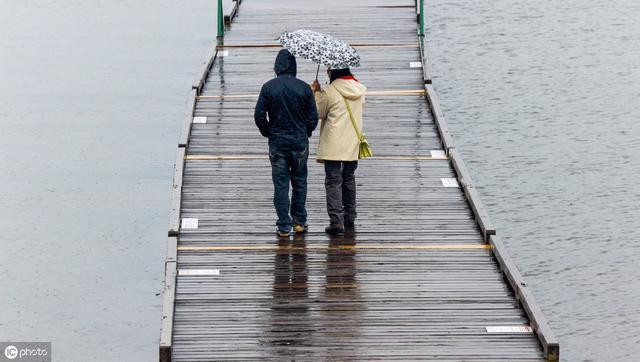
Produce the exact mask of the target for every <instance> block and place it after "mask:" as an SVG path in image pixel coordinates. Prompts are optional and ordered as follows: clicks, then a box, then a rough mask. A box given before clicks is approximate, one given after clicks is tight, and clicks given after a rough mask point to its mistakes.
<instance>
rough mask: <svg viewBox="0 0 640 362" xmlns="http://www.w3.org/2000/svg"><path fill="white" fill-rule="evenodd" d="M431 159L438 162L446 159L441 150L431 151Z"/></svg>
mask: <svg viewBox="0 0 640 362" xmlns="http://www.w3.org/2000/svg"><path fill="white" fill-rule="evenodd" d="M431 158H435V159H438V160H445V159H446V158H447V155H446V154H445V153H444V151H443V150H431Z"/></svg>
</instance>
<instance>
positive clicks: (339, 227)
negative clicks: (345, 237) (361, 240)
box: [324, 224, 344, 235]
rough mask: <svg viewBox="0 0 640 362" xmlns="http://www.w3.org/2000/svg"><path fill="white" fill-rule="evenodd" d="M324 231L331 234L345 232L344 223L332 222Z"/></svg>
mask: <svg viewBox="0 0 640 362" xmlns="http://www.w3.org/2000/svg"><path fill="white" fill-rule="evenodd" d="M324 232H326V233H327V234H331V235H339V234H344V225H343V224H331V225H329V226H327V227H326V228H325V229H324Z"/></svg>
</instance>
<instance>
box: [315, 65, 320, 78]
mask: <svg viewBox="0 0 640 362" xmlns="http://www.w3.org/2000/svg"><path fill="white" fill-rule="evenodd" d="M318 73H320V64H318V70H316V81H318Z"/></svg>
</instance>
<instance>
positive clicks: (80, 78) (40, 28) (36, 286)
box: [0, 0, 640, 361]
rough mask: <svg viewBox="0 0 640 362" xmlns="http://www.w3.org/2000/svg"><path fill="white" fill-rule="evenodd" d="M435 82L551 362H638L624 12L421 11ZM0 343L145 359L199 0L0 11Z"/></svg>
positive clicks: (631, 92) (66, 357)
mask: <svg viewBox="0 0 640 362" xmlns="http://www.w3.org/2000/svg"><path fill="white" fill-rule="evenodd" d="M426 7H427V11H428V26H429V29H428V30H429V34H428V36H429V46H428V47H429V51H430V56H431V62H432V65H433V73H434V84H435V86H436V89H437V90H438V91H439V92H440V100H441V103H442V104H443V106H444V107H445V112H446V116H447V118H448V120H449V122H450V125H451V129H452V131H453V133H454V135H455V137H456V141H457V144H458V147H459V148H460V150H461V151H462V153H463V155H464V158H465V161H466V162H467V164H468V166H469V168H470V170H471V173H472V175H473V176H474V178H475V181H476V184H477V186H478V187H479V189H480V193H481V195H482V199H483V201H484V203H485V206H487V208H488V209H489V212H490V215H491V216H492V218H493V221H494V223H495V224H496V226H497V228H498V231H499V233H500V234H501V235H502V236H503V238H504V240H505V242H506V243H507V246H508V248H509V251H510V252H511V254H512V255H513V257H514V258H515V259H516V263H517V264H518V266H519V267H520V269H521V271H522V272H523V274H524V275H525V277H526V279H527V280H528V282H529V283H530V284H531V286H532V289H533V291H534V294H535V296H536V297H537V299H538V301H539V303H540V305H541V306H542V309H543V310H544V312H545V314H546V316H547V318H548V319H549V321H550V323H551V325H552V327H553V329H554V330H555V332H556V333H557V335H558V336H559V338H560V341H561V343H562V354H563V360H566V361H634V360H637V356H638V355H640V307H638V305H639V303H638V300H640V284H639V282H638V280H639V279H640V270H639V269H638V268H637V266H636V264H637V260H638V259H639V258H640V243H638V239H640V232H639V231H638V229H637V227H636V224H637V221H638V220H640V206H639V203H638V200H640V187H639V185H638V182H637V180H636V178H637V176H638V175H640V156H638V154H639V153H640V126H639V124H638V114H639V113H640V112H639V111H640V102H638V100H637V99H638V96H640V62H638V59H640V25H639V23H638V22H637V19H640V6H638V5H636V3H635V2H632V1H602V0H600V1H598V0H581V1H577V0H569V1H556V0H553V1H542V2H529V1H524V0H497V1H488V0H485V1H479V0H465V1H462V0H458V1H452V0H435V1H432V2H429V3H428V5H426ZM0 24H2V31H1V32H0V102H1V104H0V122H1V127H2V128H1V131H0V152H1V155H2V159H3V161H2V172H0V185H2V190H1V191H0V228H1V230H2V234H1V236H0V239H1V242H2V246H3V248H2V252H1V253H0V285H1V290H0V291H1V292H0V341H31V340H37V341H52V342H53V353H54V355H55V360H59V361H93V360H95V361H146V360H155V359H156V353H157V340H158V332H159V321H160V314H161V296H160V295H156V294H158V293H160V292H161V283H162V278H163V270H162V268H163V265H162V262H163V258H164V254H165V235H166V229H167V225H168V216H169V215H168V211H169V191H170V185H171V177H172V164H173V161H174V157H175V146H176V140H177V137H178V134H179V132H180V130H179V127H180V122H181V118H182V114H183V111H184V101H185V100H186V95H187V92H188V90H189V89H190V86H191V83H192V82H193V80H194V79H195V78H196V77H197V76H198V75H199V74H198V73H199V72H200V64H201V62H202V61H203V60H204V57H205V56H206V55H207V52H208V50H209V48H210V45H211V41H212V39H213V36H214V35H215V34H214V31H215V2H214V1H211V0H206V1H204V0H192V1H189V2H175V1H166V0H159V1H150V0H139V1H135V2H133V1H132V2H124V1H114V2H107V1H89V2H86V1H84V2H83V1H77V0H71V1H64V2H62V1H43V0H41V1H18V0H5V1H3V3H2V10H1V11H0Z"/></svg>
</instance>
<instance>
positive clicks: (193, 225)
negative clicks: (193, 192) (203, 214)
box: [180, 218, 198, 229]
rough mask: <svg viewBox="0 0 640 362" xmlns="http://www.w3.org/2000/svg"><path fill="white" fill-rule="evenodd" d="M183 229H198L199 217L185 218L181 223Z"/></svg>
mask: <svg viewBox="0 0 640 362" xmlns="http://www.w3.org/2000/svg"><path fill="white" fill-rule="evenodd" d="M180 228H181V229H197V228H198V219H197V218H184V219H182V224H181V225H180Z"/></svg>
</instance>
